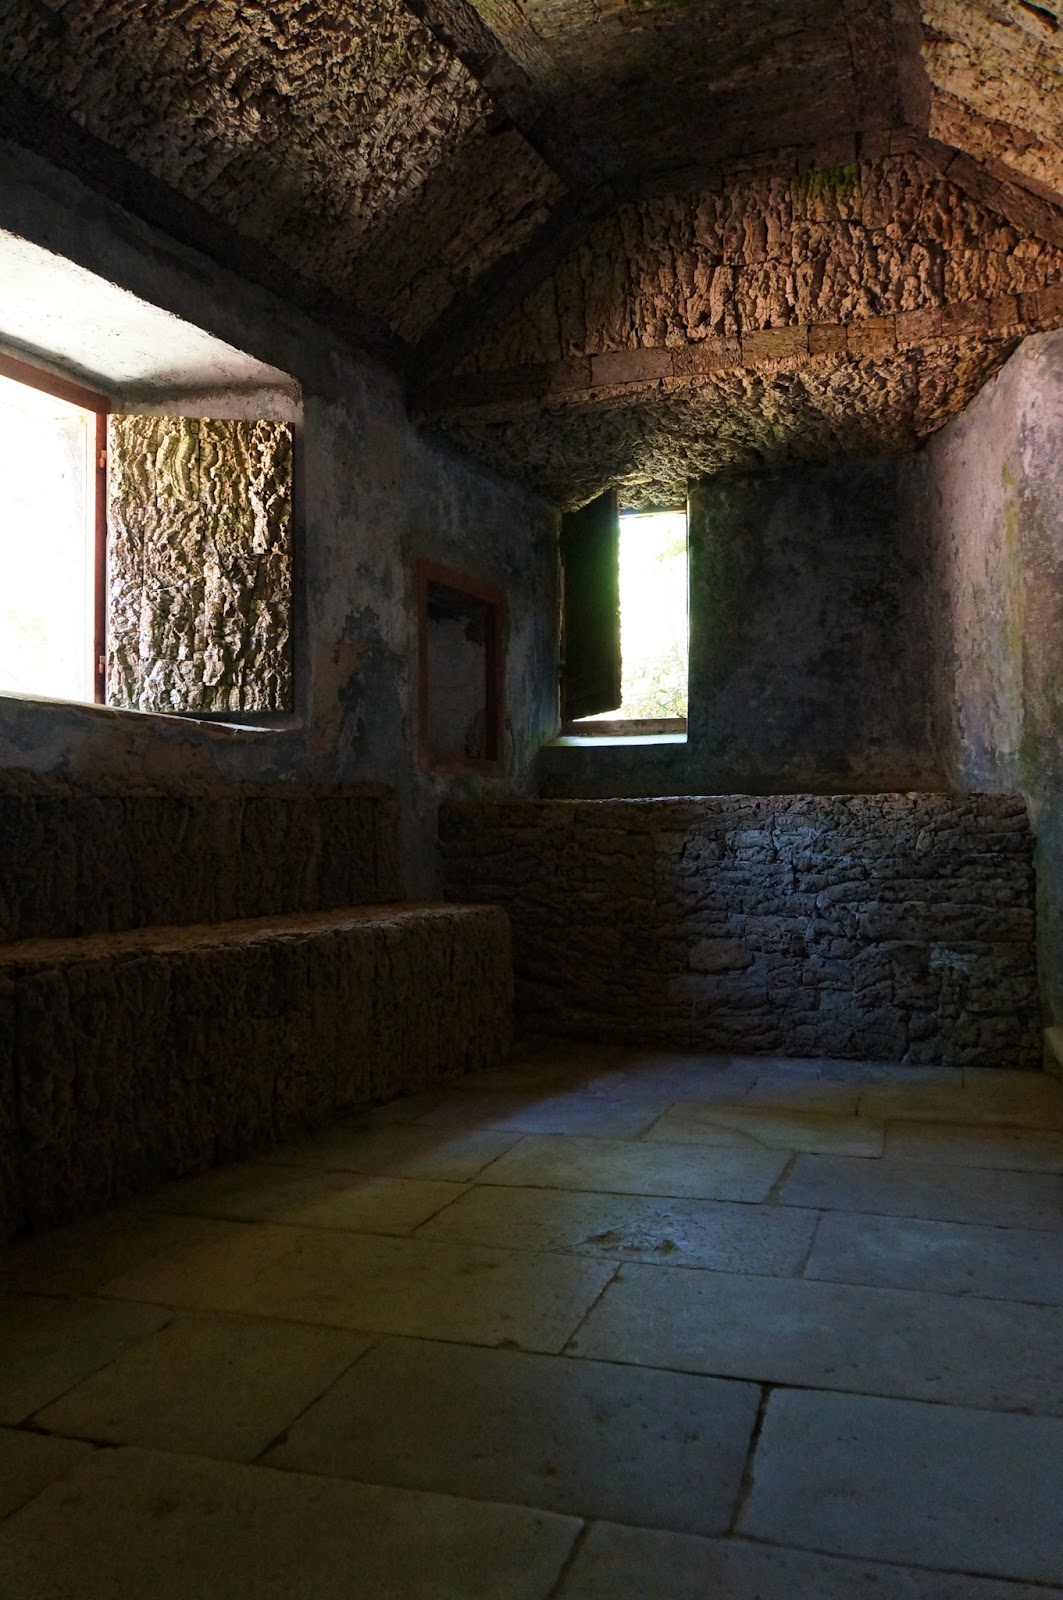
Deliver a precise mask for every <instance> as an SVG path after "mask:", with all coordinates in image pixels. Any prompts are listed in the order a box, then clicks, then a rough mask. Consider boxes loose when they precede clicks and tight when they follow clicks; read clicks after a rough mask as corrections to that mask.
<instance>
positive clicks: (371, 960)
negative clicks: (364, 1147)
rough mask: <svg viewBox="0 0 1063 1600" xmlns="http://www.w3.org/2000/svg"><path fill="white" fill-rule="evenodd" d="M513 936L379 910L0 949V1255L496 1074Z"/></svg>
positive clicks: (455, 920) (465, 917) (506, 1023)
mask: <svg viewBox="0 0 1063 1600" xmlns="http://www.w3.org/2000/svg"><path fill="white" fill-rule="evenodd" d="M511 1009H512V962H511V956H510V941H509V921H508V918H507V916H506V915H505V913H504V912H502V911H500V910H498V909H496V908H493V907H485V906H443V905H412V904H410V905H383V906H363V907H359V908H357V909H342V910H327V911H317V912H311V913H302V914H296V915H287V916H271V917H260V918H254V919H245V920H240V921H231V922H225V923H211V924H198V925H195V924H193V925H186V926H170V927H162V928H140V929H127V930H123V931H120V932H110V933H95V934H88V935H84V936H81V937H77V938H69V937H67V938H58V939H55V938H52V939H39V938H38V939H23V940H19V941H17V942H15V943H9V944H6V945H2V946H0V1238H6V1237H10V1236H11V1235H12V1234H13V1233H15V1232H17V1231H21V1230H23V1229H28V1228H36V1227H41V1226H44V1225H47V1224H50V1223H53V1222H57V1221H60V1220H63V1219H67V1218H71V1217H75V1216H78V1215H82V1214H84V1213H86V1212H89V1211H92V1210H96V1209H99V1208H101V1207H104V1206H106V1205H109V1204H111V1203H113V1202H115V1201H117V1200H120V1199H122V1198H125V1197H127V1196H129V1195H133V1194H136V1193H138V1192H141V1191H143V1190H146V1189H150V1188H152V1187H154V1186H155V1185H157V1184H158V1183H159V1182H161V1181H162V1180H163V1179H164V1178H167V1177H172V1176H176V1175H179V1174H181V1173H188V1172H194V1171H197V1170H200V1169H202V1168H205V1167H208V1166H210V1165H211V1164H212V1163H214V1162H217V1161H221V1160H224V1159H225V1158H227V1157H232V1156H238V1155H242V1154H247V1153H250V1152H253V1151H255V1150H259V1149H262V1148H264V1147H265V1146H267V1145H269V1144H271V1143H273V1142H275V1141H276V1140H278V1139H283V1138H285V1137H288V1136H289V1135H291V1134H293V1133H295V1132H297V1131H299V1130H300V1129H303V1128H307V1127H312V1126H314V1125H316V1124H320V1123H323V1122H326V1121H328V1120H329V1119H330V1118H331V1117H333V1116H335V1114H336V1113H337V1112H339V1111H342V1110H346V1109H350V1108H355V1107H361V1106H365V1105H368V1104H371V1103H373V1102H376V1101H383V1100H387V1099H390V1098H392V1097H394V1096H396V1095H398V1094H400V1093H406V1092H409V1091H411V1090H417V1089H422V1088H424V1087H426V1086H428V1085H429V1084H432V1083H436V1082H440V1081H443V1080H446V1079H450V1078H454V1077H457V1076H459V1075H460V1074H461V1073H463V1072H465V1071H468V1070H471V1069H474V1068H479V1067H483V1066H488V1065H491V1064H493V1063H494V1062H496V1061H498V1060H500V1059H501V1058H502V1057H503V1056H504V1054H505V1052H506V1050H507V1049H508V1045H509V1037H510V1017H511Z"/></svg>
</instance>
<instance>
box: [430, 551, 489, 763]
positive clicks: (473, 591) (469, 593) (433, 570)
mask: <svg viewBox="0 0 1063 1600" xmlns="http://www.w3.org/2000/svg"><path fill="white" fill-rule="evenodd" d="M432 588H437V589H447V590H449V591H450V592H451V593H452V594H455V595H457V596H458V597H459V598H460V599H463V600H473V601H476V602H477V603H478V604H480V605H484V606H486V608H487V624H486V629H485V638H484V655H485V661H484V697H485V709H486V718H485V720H486V729H485V732H486V740H485V742H486V745H487V748H488V749H489V750H491V751H493V754H492V755H490V756H488V757H486V758H484V759H482V760H477V759H475V758H471V757H470V758H466V759H464V760H460V761H459V760H453V759H441V758H440V757H438V756H434V755H433V754H432V751H431V750H430V748H429V745H428V692H429V684H428V594H429V590H430V589H432ZM504 630H505V596H504V595H503V593H502V590H501V589H499V588H497V587H496V585H495V584H493V583H484V582H482V581H481V579H479V578H474V577H471V576H470V575H469V573H467V572H460V571H459V570H458V569H457V568H456V567H448V566H444V565H443V564H442V563H441V562H438V561H430V560H427V559H425V558H422V559H419V560H418V562H417V751H418V758H419V761H420V764H421V766H422V768H423V769H424V770H425V771H426V772H436V773H441V774H446V773H459V772H476V773H482V774H483V775H484V776H488V777H500V776H501V775H502V773H503V772H504V769H505V717H504V711H505V704H506V695H505V651H504V648H503V639H504Z"/></svg>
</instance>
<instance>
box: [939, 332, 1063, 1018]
mask: <svg viewBox="0 0 1063 1600" xmlns="http://www.w3.org/2000/svg"><path fill="white" fill-rule="evenodd" d="M927 470H928V480H927V481H928V494H929V504H928V521H929V526H930V530H931V533H932V537H933V543H934V548H935V550H936V552H937V562H938V582H939V584H940V597H941V598H940V605H939V608H938V617H939V636H938V640H937V654H938V656H939V658H940V660H941V662H942V667H943V674H942V678H941V686H942V691H941V692H942V703H941V721H942V724H943V730H944V735H945V737H944V740H943V748H944V753H945V756H946V760H947V763H948V768H949V774H950V777H951V780H952V782H953V784H954V785H955V786H956V787H957V788H959V789H967V790H988V791H991V792H1009V791H1010V792H1019V793H1021V794H1023V795H1024V796H1025V797H1026V801H1027V804H1028V806H1029V811H1030V817H1031V821H1032V823H1033V828H1034V835H1035V838H1036V869H1037V902H1038V935H1039V959H1040V969H1041V973H1040V975H1041V991H1042V998H1043V1002H1044V1005H1045V1008H1046V1012H1047V1018H1046V1020H1047V1021H1049V1022H1054V1023H1058V1022H1060V1021H1061V1020H1063V499H1061V496H1063V334H1059V333H1050V334H1042V335H1039V336H1038V337H1036V338H1033V339H1028V340H1027V341H1026V342H1025V343H1024V344H1023V345H1022V346H1021V347H1020V349H1019V350H1018V351H1017V352H1016V353H1015V355H1014V356H1012V358H1011V360H1010V361H1009V362H1008V364H1007V366H1006V367H1005V368H1004V369H1003V371H1002V372H1001V373H1000V374H999V375H998V376H997V377H996V378H995V379H994V380H993V382H992V383H991V384H989V385H988V386H987V387H986V389H985V390H984V391H983V392H982V394H981V395H979V397H978V399H977V400H976V401H975V402H974V403H973V405H971V406H970V407H969V408H968V410H967V411H966V412H965V413H964V414H963V415H962V416H960V417H958V418H956V420H955V421H954V422H951V423H950V424H949V425H948V427H947V428H945V429H943V430H942V432H941V433H940V434H939V435H937V437H936V438H935V439H934V440H933V441H932V442H931V444H930V446H929V449H928V452H927Z"/></svg>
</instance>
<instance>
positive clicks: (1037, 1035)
mask: <svg viewBox="0 0 1063 1600" xmlns="http://www.w3.org/2000/svg"><path fill="white" fill-rule="evenodd" d="M440 838H441V846H442V852H443V857H444V861H445V866H446V886H447V893H448V895H449V896H450V897H451V898H452V899H455V900H490V901H491V902H492V903H495V904H499V905H502V906H504V907H505V908H506V909H507V910H508V911H509V913H510V915H511V917H512V920H513V941H514V951H515V967H516V973H515V976H516V995H517V1016H518V1019H519V1020H520V1021H521V1022H522V1023H523V1024H524V1025H525V1026H526V1027H528V1028H530V1029H533V1030H534V1031H537V1032H544V1033H554V1034H559V1035H568V1036H571V1037H585V1038H594V1039H600V1040H607V1041H611V1042H617V1043H632V1044H634V1043H650V1044H652V1043H657V1042H661V1043H668V1044H672V1045H675V1046H686V1047H700V1048H705V1049H714V1050H731V1051H737V1052H741V1053H750V1054H757V1053H771V1054H781V1055H791V1056H818V1055H824V1056H842V1057H849V1058H851V1059H857V1060H886V1061H905V1062H909V1063H912V1064H915V1065H919V1064H927V1065H930V1064H951V1065H969V1066H994V1067H1019V1068H1028V1069H1036V1068H1037V1067H1039V1066H1040V1065H1041V1056H1042V1041H1041V1023H1040V1014H1039V1004H1038V992H1037V976H1036V956H1035V943H1034V940H1035V934H1034V883H1033V840H1032V836H1031V833H1030V827H1029V822H1028V819H1027V815H1026V809H1025V805H1024V803H1023V801H1022V799H1021V798H1019V797H1015V796H1010V795H937V794H870V795H823V796H821V795H775V796H750V795H720V796H710V797H701V798H684V799H671V798H668V799H650V800H599V801H591V800H537V801H534V800H519V801H511V802H502V803H495V804H483V803H475V802H467V803H450V804H448V805H446V806H445V807H444V808H443V810H442V812H441V817H440Z"/></svg>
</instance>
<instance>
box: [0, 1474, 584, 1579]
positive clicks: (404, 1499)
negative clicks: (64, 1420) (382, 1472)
mask: <svg viewBox="0 0 1063 1600" xmlns="http://www.w3.org/2000/svg"><path fill="white" fill-rule="evenodd" d="M579 1526H580V1525H579V1523H578V1522H577V1521H575V1520H574V1519H573V1518H570V1517H562V1516H558V1515H556V1514H552V1513H550V1512H545V1511H537V1510H532V1509H527V1508H525V1507H523V1506H504V1505H491V1504H488V1503H487V1502H484V1501H470V1500H461V1499H458V1498H456V1497H455V1496H453V1495H439V1494H425V1493H416V1492H413V1491H410V1490H406V1489H388V1488H380V1487H377V1486H375V1485H370V1484H364V1483H345V1482H340V1481H337V1480H329V1479H325V1478H311V1477H304V1476H301V1475H298V1474H296V1473H291V1472H270V1471H267V1470H266V1469H265V1468H263V1467H245V1466H234V1465H231V1464H229V1463H227V1462H226V1463H223V1462H217V1461H206V1460H194V1459H190V1458H188V1457H181V1456H169V1455H157V1454H154V1453H152V1452H149V1451H145V1450H100V1451H97V1452H96V1453H95V1454H94V1455H93V1456H92V1457H91V1459H89V1460H88V1461H87V1462H86V1463H85V1464H84V1465H83V1466H81V1467H79V1468H77V1469H76V1470H75V1471H74V1472H72V1473H71V1474H69V1475H68V1476H67V1477H65V1478H64V1479H62V1480H61V1481H60V1482H59V1483H54V1484H52V1485H51V1487H50V1488H48V1489H46V1490H45V1491H44V1493H43V1494H41V1495H39V1496H38V1497H37V1498H36V1499H35V1500H33V1501H31V1502H30V1504H29V1505H27V1506H24V1507H23V1509H22V1510H21V1511H18V1512H16V1513H15V1515H14V1516H12V1517H10V1518H9V1519H8V1520H7V1521H6V1522H5V1523H4V1524H3V1526H2V1528H0V1571H2V1572H3V1574H4V1582H5V1584H6V1585H7V1590H8V1593H10V1594H11V1595H12V1596H25V1597H27V1600H28V1597H29V1596H33V1600H88V1597H89V1596H90V1595H91V1600H192V1597H194V1600H234V1597H236V1596H239V1597H241V1600H244V1597H247V1600H250V1597H254V1600H265V1597H267V1596H269V1597H270V1600H272V1597H274V1596H275V1597H277V1600H282V1597H283V1600H352V1596H355V1595H356V1596H357V1600H456V1597H459V1596H460V1597H461V1600H500V1597H502V1596H505V1597H506V1600H546V1597H547V1596H548V1595H549V1594H550V1592H551V1590H552V1589H553V1587H554V1585H555V1583H556V1580H557V1576H558V1573H559V1571H560V1569H561V1567H562V1564H563V1563H564V1561H565V1559H566V1557H567V1555H568V1553H569V1551H570V1550H571V1547H572V1544H573V1541H574V1539H575V1537H576V1534H577V1533H578V1531H579ZM58 1530H61V1537H57V1531H58Z"/></svg>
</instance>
